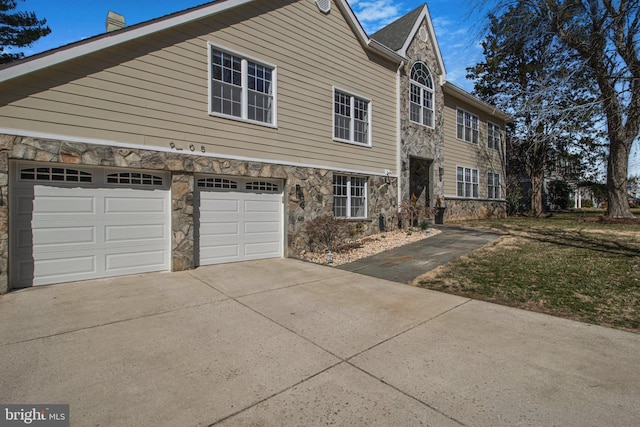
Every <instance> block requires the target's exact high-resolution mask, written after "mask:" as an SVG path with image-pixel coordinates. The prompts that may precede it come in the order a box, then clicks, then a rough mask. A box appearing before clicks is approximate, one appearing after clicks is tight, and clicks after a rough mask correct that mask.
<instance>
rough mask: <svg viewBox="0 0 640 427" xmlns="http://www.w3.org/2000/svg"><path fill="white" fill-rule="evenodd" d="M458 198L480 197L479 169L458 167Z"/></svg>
mask: <svg viewBox="0 0 640 427" xmlns="http://www.w3.org/2000/svg"><path fill="white" fill-rule="evenodd" d="M456 184H457V195H458V197H467V198H477V197H478V184H479V182H478V169H472V168H465V167H462V166H458V167H457V170H456Z"/></svg>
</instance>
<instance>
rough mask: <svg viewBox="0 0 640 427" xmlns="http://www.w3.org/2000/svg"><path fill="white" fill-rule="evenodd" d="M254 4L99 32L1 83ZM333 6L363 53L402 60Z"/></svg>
mask: <svg viewBox="0 0 640 427" xmlns="http://www.w3.org/2000/svg"><path fill="white" fill-rule="evenodd" d="M254 1H256V0H213V1H211V2H209V3H205V4H203V5H200V6H195V7H192V8H190V9H186V10H182V11H179V12H176V13H172V14H169V15H165V16H162V17H159V18H155V19H152V20H149V21H145V22H142V23H139V24H136V25H132V26H129V27H125V28H122V29H120V30H116V31H112V32H107V33H102V34H99V35H97V36H94V37H90V38H88V39H84V40H81V41H78V42H75V43H70V44H68V45H65V46H61V47H58V48H55V49H52V50H48V51H46V52H42V53H40V54H36V55H33V56H29V57H27V58H24V59H21V60H19V61H16V62H11V63H8V64H4V65H2V66H0V82H4V81H7V80H10V79H13V78H16V77H19V76H22V75H25V74H29V73H31V72H34V71H37V70H41V69H43V68H47V67H50V66H52V65H56V64H59V63H61V62H65V61H68V60H71V59H74V58H77V57H80V56H83V55H87V54H90V53H93V52H96V51H99V50H101V49H105V48H108V47H111V46H116V45H118V44H121V43H125V42H127V41H130V40H134V39H137V38H139V37H144V36H147V35H150V34H153V33H156V32H159V31H163V30H166V29H169V28H173V27H176V26H179V25H182V24H186V23H189V22H193V21H197V20H199V19H202V18H206V17H208V16H211V15H215V14H218V13H221V12H224V11H227V10H231V9H233V8H236V7H239V6H243V5H245V4H248V3H251V2H254ZM335 3H336V6H337V7H338V9H339V10H340V12H342V14H343V15H344V16H345V18H346V20H347V22H348V24H349V26H350V27H351V30H352V31H353V32H354V34H355V36H356V38H357V39H358V41H359V42H360V44H361V45H362V46H363V48H364V49H365V50H370V51H371V52H373V53H376V54H378V55H381V56H383V57H386V58H387V59H389V60H391V61H392V62H395V63H400V62H402V60H403V59H404V58H403V57H402V56H400V55H399V54H398V53H397V52H395V51H394V50H392V49H390V48H389V47H387V46H385V45H383V44H381V43H379V42H377V41H376V40H371V39H370V38H369V37H368V36H367V34H366V33H365V32H364V30H363V28H362V25H360V22H359V21H358V19H357V18H356V16H355V14H354V13H353V10H352V9H351V7H350V6H349V4H348V3H347V1H346V0H335Z"/></svg>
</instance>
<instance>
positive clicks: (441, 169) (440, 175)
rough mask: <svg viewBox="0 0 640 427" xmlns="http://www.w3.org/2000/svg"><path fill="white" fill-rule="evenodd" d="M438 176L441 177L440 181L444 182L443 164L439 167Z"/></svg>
mask: <svg viewBox="0 0 640 427" xmlns="http://www.w3.org/2000/svg"><path fill="white" fill-rule="evenodd" d="M438 176H439V177H440V182H442V177H443V176H444V168H443V167H442V166H440V167H439V168H438Z"/></svg>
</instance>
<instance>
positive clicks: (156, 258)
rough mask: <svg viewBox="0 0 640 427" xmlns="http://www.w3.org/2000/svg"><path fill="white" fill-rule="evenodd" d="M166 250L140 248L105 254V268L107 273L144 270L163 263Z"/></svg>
mask: <svg viewBox="0 0 640 427" xmlns="http://www.w3.org/2000/svg"><path fill="white" fill-rule="evenodd" d="M166 256H167V252H166V251H163V250H142V251H135V252H123V253H119V254H107V255H106V256H105V270H106V271H107V273H123V272H124V273H125V274H127V273H134V272H140V271H146V270H147V269H148V268H152V267H160V268H161V267H162V266H163V265H164V261H165V258H166Z"/></svg>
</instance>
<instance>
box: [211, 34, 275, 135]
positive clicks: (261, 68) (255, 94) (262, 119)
mask: <svg viewBox="0 0 640 427" xmlns="http://www.w3.org/2000/svg"><path fill="white" fill-rule="evenodd" d="M210 57H211V61H210V85H211V87H210V99H209V103H210V113H211V114H214V115H219V116H224V117H230V118H236V119H240V120H246V121H250V122H255V123H260V124H267V125H272V126H275V125H276V99H275V94H276V68H275V67H274V66H270V65H266V64H264V63H259V62H257V61H254V60H252V59H247V58H245V57H243V56H240V55H237V54H234V53H229V52H227V51H223V50H221V49H218V48H216V47H214V46H210Z"/></svg>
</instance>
